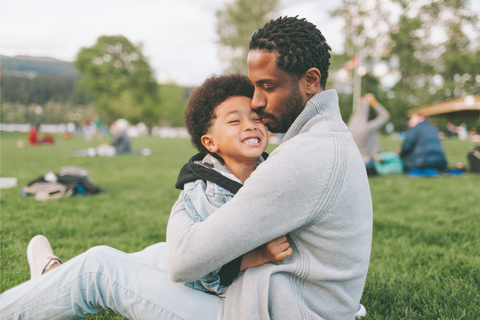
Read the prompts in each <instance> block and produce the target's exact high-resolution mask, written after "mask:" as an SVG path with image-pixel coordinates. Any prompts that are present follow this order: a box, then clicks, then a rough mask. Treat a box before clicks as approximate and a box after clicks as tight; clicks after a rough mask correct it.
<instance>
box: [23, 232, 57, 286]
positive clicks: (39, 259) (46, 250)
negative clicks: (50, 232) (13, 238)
mask: <svg viewBox="0 0 480 320" xmlns="http://www.w3.org/2000/svg"><path fill="white" fill-rule="evenodd" d="M27 260H28V265H29V266H30V279H35V278H37V277H39V276H41V275H42V274H44V273H45V271H47V270H48V268H50V267H51V266H52V265H53V264H55V262H57V263H59V264H62V260H60V259H59V258H58V257H56V256H55V255H54V254H53V251H52V247H51V246H50V242H48V239H47V238H45V237H44V236H42V235H38V236H35V237H33V238H32V240H30V243H29V244H28V247H27ZM51 262H53V263H51ZM47 267H48V268H47Z"/></svg>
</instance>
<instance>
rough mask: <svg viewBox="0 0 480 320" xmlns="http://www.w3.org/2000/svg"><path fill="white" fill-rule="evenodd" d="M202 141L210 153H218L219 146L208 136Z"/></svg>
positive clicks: (204, 136)
mask: <svg viewBox="0 0 480 320" xmlns="http://www.w3.org/2000/svg"><path fill="white" fill-rule="evenodd" d="M200 141H202V144H203V146H204V147H205V148H206V149H207V150H208V151H210V152H213V153H216V152H217V151H218V147H217V144H216V143H215V140H213V138H212V137H211V136H209V135H208V134H206V135H203V136H202V138H201V139H200Z"/></svg>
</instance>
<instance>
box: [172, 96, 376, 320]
mask: <svg viewBox="0 0 480 320" xmlns="http://www.w3.org/2000/svg"><path fill="white" fill-rule="evenodd" d="M284 234H288V241H289V243H290V245H291V247H292V248H293V254H292V256H290V257H289V258H287V259H285V260H284V261H281V262H276V263H267V264H264V265H263V266H260V267H257V268H251V269H248V270H246V272H245V273H244V274H243V275H242V276H241V277H240V278H238V279H237V280H236V281H235V282H234V283H233V284H232V285H231V286H230V287H229V288H228V290H227V296H226V301H225V311H224V318H225V319H244V320H256V319H259V320H260V319H262V320H266V319H274V320H297V319H339V320H345V319H353V318H354V315H355V312H356V309H357V307H358V304H359V301H360V297H361V295H362V291H363V287H364V284H365V278H366V276H367V271H368V263H369V258H370V249H371V240H372V203H371V196H370V189H369V185H368V180H367V175H366V172H365V166H364V164H363V161H362V158H361V156H360V153H359V151H358V149H357V147H356V146H355V143H354V142H353V138H352V135H351V134H350V132H349V131H348V129H347V126H346V125H345V123H344V122H343V121H342V118H341V116H340V112H339V107H338V97H337V93H336V91H335V90H328V91H324V92H321V93H319V94H317V95H315V96H314V97H312V98H311V99H310V100H309V101H308V103H307V105H306V106H305V109H304V110H303V112H302V113H301V114H300V115H299V116H298V118H297V119H296V120H295V122H294V123H293V124H292V126H291V127H290V129H289V130H288V132H287V133H286V134H285V137H284V139H283V140H282V143H281V144H280V145H279V146H278V147H277V148H276V149H275V150H274V151H273V152H272V153H271V155H270V156H269V158H268V159H267V160H266V161H265V162H264V163H263V164H262V165H261V166H259V167H258V168H257V170H255V171H254V172H253V173H252V175H251V176H250V178H249V179H247V180H246V181H245V185H244V187H243V188H242V189H240V191H239V192H238V193H237V194H236V196H235V197H234V198H233V199H232V200H231V201H229V202H228V203H226V204H225V205H224V206H223V207H221V208H220V209H219V210H218V211H216V212H215V213H214V214H213V215H212V216H210V217H209V219H207V220H205V221H204V222H202V223H194V222H193V221H192V219H191V218H190V215H189V214H188V212H187V211H186V210H185V207H184V205H183V195H182V194H181V195H180V198H179V200H178V201H177V202H176V204H175V205H174V207H173V209H172V213H171V216H170V220H169V223H168V227H167V270H168V274H169V276H170V278H171V279H172V280H173V281H177V282H180V281H194V280H197V279H199V278H200V277H202V276H204V275H205V274H207V273H209V272H210V271H212V270H215V269H216V268H218V267H220V266H222V265H224V264H225V263H227V262H229V261H231V260H233V259H235V258H236V257H238V256H240V255H243V254H245V253H246V252H248V251H250V250H252V249H254V248H256V247H258V246H260V245H262V244H264V243H266V242H267V241H269V240H272V239H274V238H276V237H278V236H280V235H284ZM206 320H208V319H206Z"/></svg>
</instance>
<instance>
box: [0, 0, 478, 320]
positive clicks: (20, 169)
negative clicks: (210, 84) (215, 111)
mask: <svg viewBox="0 0 480 320" xmlns="http://www.w3.org/2000/svg"><path fill="white" fill-rule="evenodd" d="M0 4H1V13H0V16H1V36H2V43H1V48H0V52H1V54H2V57H1V63H2V69H1V72H2V75H1V77H2V78H1V80H2V84H1V86H2V92H1V123H2V124H22V123H24V124H29V123H31V124H39V123H41V124H61V123H67V122H73V123H75V124H76V125H77V126H78V127H79V128H81V126H82V125H84V121H85V119H87V118H89V117H90V118H95V117H101V119H102V120H103V122H104V123H105V124H110V123H111V122H112V121H113V120H115V119H117V118H120V117H123V118H126V119H127V120H129V121H130V122H131V123H132V124H133V125H135V124H137V123H139V122H143V123H145V124H147V126H148V127H150V128H151V127H153V126H159V127H170V126H172V127H177V126H182V113H183V107H184V105H185V103H186V101H187V99H188V94H189V92H190V91H191V90H192V89H193V88H194V87H195V86H197V85H199V84H200V83H201V82H202V81H203V80H204V79H205V78H206V77H208V76H209V75H211V74H212V73H216V74H221V73H223V72H246V69H245V68H246V65H245V61H246V53H247V51H248V50H247V49H246V46H248V39H249V38H250V36H251V33H252V31H253V30H255V29H257V28H258V27H260V26H262V25H263V24H264V23H265V21H268V20H269V19H270V18H276V17H278V16H282V15H290V16H292V15H297V14H298V15H300V17H305V18H307V20H309V21H312V22H313V23H315V24H316V25H317V26H318V27H319V29H320V30H321V31H322V32H323V34H324V35H325V37H326V39H327V42H328V43H329V44H330V45H331V46H332V49H333V50H332V59H331V62H332V64H331V67H330V76H329V80H328V82H327V89H330V88H335V89H336V90H337V91H338V93H339V99H340V108H341V112H342V116H343V118H344V120H345V121H347V120H348V118H349V116H350V113H351V110H352V99H353V97H352V94H353V88H352V84H353V72H354V71H353V70H352V69H349V68H348V66H349V64H348V61H351V59H352V58H353V57H355V56H357V57H358V56H360V57H361V58H362V63H361V66H360V67H362V68H363V71H362V74H363V77H362V86H361V93H362V95H363V94H365V93H367V92H371V93H374V94H375V96H376V97H377V99H378V101H379V102H380V103H381V104H382V105H384V106H385V107H386V108H387V110H388V111H389V112H390V114H391V119H390V122H391V123H392V124H393V128H394V132H393V134H392V135H387V134H385V135H384V137H383V138H382V147H383V149H384V150H397V148H398V147H399V146H400V145H401V140H395V139H391V137H396V135H395V132H398V131H400V130H402V127H401V125H402V123H403V122H404V121H405V119H406V118H407V111H408V110H410V109H412V108H416V107H420V106H423V105H427V104H430V103H434V102H437V101H442V100H446V99H451V98H456V97H465V96H467V95H474V94H478V92H479V88H480V38H479V36H480V35H479V33H480V31H479V30H480V27H479V18H478V17H479V12H480V8H479V7H480V4H479V3H478V2H477V1H462V0H455V1H453V0H416V1H402V0H399V1H387V0H385V1H375V0H361V1H347V0H344V1H288V0H284V1H274V0H263V1H247V0H237V1H233V0H232V1H224V2H222V1H208V0H202V1H195V2H194V1H175V2H173V1H127V0H122V1H115V2H113V1H82V2H80V1H67V2H65V1H54V0H48V1H42V3H41V4H40V3H38V2H36V1H23V0H22V1H9V0H2V1H1V2H0ZM357 71H358V69H357ZM39 107H40V108H39ZM431 120H432V122H433V123H434V124H436V125H437V126H438V128H439V129H440V130H443V129H444V128H445V125H446V123H447V121H448V120H451V121H452V122H454V123H455V124H456V125H459V124H460V123H462V122H465V123H467V125H468V127H469V129H472V128H476V129H477V132H478V130H479V129H480V122H479V118H478V116H477V117H472V116H469V117H462V116H456V117H453V118H447V117H440V116H438V117H432V119H431ZM382 131H383V133H386V132H385V129H383V130H382ZM55 139H56V145H55V146H53V147H38V148H18V147H17V145H18V141H19V140H26V135H25V134H24V133H10V132H9V133H5V132H1V176H2V177H17V178H18V187H16V188H11V189H2V193H1V202H0V205H1V227H0V228H1V278H2V279H1V291H4V290H6V289H8V288H10V287H12V286H15V285H17V284H19V283H21V282H23V281H26V280H28V278H29V272H28V265H27V263H26V257H25V250H26V246H27V244H28V241H29V240H30V239H31V238H32V237H33V236H34V235H36V234H44V235H47V237H49V239H50V240H51V241H52V245H53V248H54V250H55V253H56V254H57V255H59V256H61V257H62V258H63V259H64V260H68V259H70V258H72V257H73V256H75V255H77V254H79V253H81V252H83V251H85V250H86V249H88V248H89V247H91V246H94V245H100V244H105V245H109V246H112V247H115V248H118V249H120V250H123V251H126V252H133V251H138V250H141V249H142V248H144V247H145V246H147V245H149V244H152V243H155V242H159V241H164V240H165V226H166V222H167V219H168V215H169V211H170V208H171V205H172V204H173V203H174V201H175V200H176V197H177V196H178V191H177V190H175V189H174V187H173V186H174V183H175V180H176V177H177V174H178V171H179V169H180V168H181V166H182V165H183V164H184V163H185V162H186V161H187V160H188V158H189V157H190V156H191V155H192V154H193V153H194V152H195V151H194V149H193V148H192V147H191V146H190V144H189V141H188V139H177V138H171V139H166V138H165V139H161V138H157V137H152V136H147V137H140V138H135V139H133V145H134V147H135V148H150V149H151V150H152V151H153V152H152V155H150V156H147V157H143V156H137V157H134V156H132V157H127V156H125V157H115V158H87V157H71V151H73V150H80V149H87V148H90V147H95V146H97V145H98V144H100V143H102V142H109V141H110V139H111V137H109V136H103V137H97V138H95V139H94V140H92V141H85V140H84V139H83V138H82V137H81V136H75V137H74V138H72V139H64V138H63V137H62V136H60V135H55ZM443 144H444V147H445V150H446V153H447V158H448V160H449V164H450V167H455V165H456V164H457V163H458V162H462V163H464V164H465V167H466V169H467V170H468V164H467V163H466V154H467V152H468V150H469V149H470V148H471V147H472V146H474V145H475V143H473V142H470V141H458V140H457V139H455V138H453V139H444V140H443ZM275 146H276V145H275V144H271V145H270V147H269V150H270V151H271V150H273V148H275ZM66 165H78V166H83V167H85V168H87V169H88V170H89V172H90V174H91V176H92V178H93V181H94V183H95V184H97V185H99V186H100V187H101V188H102V189H104V190H106V192H105V193H104V194H101V195H99V196H94V197H88V198H87V197H70V198H62V199H59V200H51V201H47V202H36V201H35V200H34V199H33V198H25V197H21V196H20V195H19V189H20V187H22V186H24V185H26V184H27V183H28V182H30V181H31V180H33V179H34V178H36V177H38V176H40V175H42V174H44V173H45V172H48V171H55V172H56V171H58V170H59V169H60V167H63V166H66ZM479 183H480V177H479V176H478V175H474V174H466V175H464V176H461V177H450V176H441V177H438V178H432V179H413V178H408V177H405V176H403V175H391V176H381V177H375V178H371V179H370V186H371V190H372V198H373V204H374V238H373V249H372V258H371V263H370V270H369V275H368V278H367V283H366V287H365V292H364V296H363V298H362V303H363V304H364V305H365V306H366V308H367V311H368V316H367V319H476V318H479V317H480V307H479V306H480V293H479V292H480V261H479V259H480V258H479V257H480V236H479V233H478V230H479V228H480V222H479V221H480V219H479V214H480V213H479V212H480V210H479V207H478V198H479V197H478V187H479V185H480V184H479ZM90 318H91V319H95V318H98V319H114V318H120V317H118V316H116V315H113V314H111V313H108V312H101V313H100V314H98V315H94V316H90Z"/></svg>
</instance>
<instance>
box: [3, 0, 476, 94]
mask: <svg viewBox="0 0 480 320" xmlns="http://www.w3.org/2000/svg"><path fill="white" fill-rule="evenodd" d="M231 1H233V0H41V1H40V0H0V21H1V22H0V27H1V31H0V33H1V37H0V53H1V54H3V55H7V56H16V55H29V56H46V57H53V58H57V59H61V60H66V61H73V60H75V57H76V54H77V53H78V51H79V49H80V48H81V47H89V46H92V45H93V44H95V42H96V39H97V38H98V37H99V36H101V35H119V34H120V35H124V36H126V37H127V38H128V39H129V40H130V41H132V42H133V43H135V44H138V43H140V42H141V43H143V53H144V55H145V56H146V57H147V58H148V59H149V61H150V64H151V66H152V68H153V69H154V71H155V74H156V77H157V78H158V80H159V81H160V82H167V81H172V82H176V83H178V84H181V85H189V86H194V85H198V84H200V83H201V82H203V80H204V79H205V78H206V77H208V76H210V75H211V74H213V73H217V74H218V73H221V72H222V68H221V64H220V61H219V59H218V45H217V43H216V42H217V40H218V37H217V34H216V32H215V23H216V18H215V12H216V11H217V10H218V9H221V8H223V7H224V6H225V3H227V2H231ZM476 1H478V0H474V1H472V2H473V4H474V7H476V9H478V7H479V6H480V5H479V4H478V3H477V4H475V3H476ZM478 2H479V3H480V1H478ZM280 3H281V6H280V7H281V9H280V15H282V16H284V15H288V16H295V15H299V17H301V18H306V19H307V20H308V21H310V22H312V23H314V24H315V25H317V27H318V28H319V29H320V30H321V31H322V33H323V34H324V35H325V37H326V39H327V42H328V43H329V44H330V46H331V47H332V49H333V51H334V52H337V53H340V52H342V50H343V41H344V39H343V36H342V34H341V28H342V24H343V22H342V20H341V19H340V18H335V19H333V18H331V17H330V15H329V12H330V11H331V10H333V9H335V8H337V7H339V6H340V4H341V0H280Z"/></svg>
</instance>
